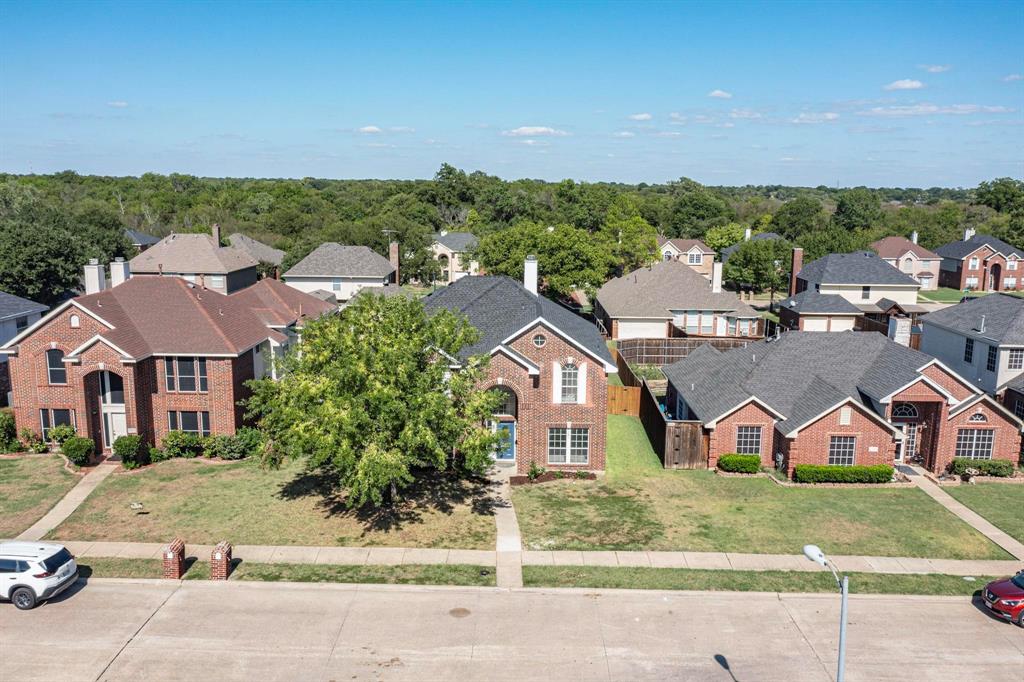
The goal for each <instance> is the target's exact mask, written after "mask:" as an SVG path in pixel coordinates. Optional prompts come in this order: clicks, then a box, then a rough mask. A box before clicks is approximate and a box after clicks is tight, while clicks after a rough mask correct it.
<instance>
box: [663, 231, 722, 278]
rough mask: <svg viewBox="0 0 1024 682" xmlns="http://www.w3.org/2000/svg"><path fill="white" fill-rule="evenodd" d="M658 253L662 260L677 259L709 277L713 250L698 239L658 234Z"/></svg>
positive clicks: (713, 257) (713, 254)
mask: <svg viewBox="0 0 1024 682" xmlns="http://www.w3.org/2000/svg"><path fill="white" fill-rule="evenodd" d="M658 253H659V254H661V259H662V260H663V261H669V260H677V261H679V262H680V263H686V264H687V265H689V266H690V267H691V268H693V269H694V270H696V271H697V272H699V273H700V274H702V275H704V276H705V277H707V278H709V279H710V278H711V268H712V264H713V263H714V262H715V250H714V249H712V248H711V247H710V246H708V245H707V244H705V243H704V242H702V241H701V240H699V239H669V238H667V237H662V236H661V235H658Z"/></svg>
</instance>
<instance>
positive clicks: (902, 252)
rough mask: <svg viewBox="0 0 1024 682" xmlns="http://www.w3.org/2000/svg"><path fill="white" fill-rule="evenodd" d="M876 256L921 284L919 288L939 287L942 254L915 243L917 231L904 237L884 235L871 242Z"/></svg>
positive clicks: (932, 288) (931, 288)
mask: <svg viewBox="0 0 1024 682" xmlns="http://www.w3.org/2000/svg"><path fill="white" fill-rule="evenodd" d="M871 248H872V250H873V251H874V252H875V253H877V254H878V257H879V258H881V259H882V260H884V261H885V262H886V263H888V264H889V265H891V266H893V267H894V268H896V269H897V270H899V271H900V272H902V273H904V274H906V275H910V276H911V277H913V278H914V279H916V280H917V281H918V282H920V284H921V290H922V291H925V290H934V289H938V288H939V264H940V263H941V262H942V256H940V255H939V254H937V253H935V252H933V251H929V250H928V249H926V248H924V247H923V246H921V245H920V244H918V243H917V232H914V233H913V234H911V235H910V239H907V238H906V237H895V236H894V237H885V238H883V239H879V240H878V241H876V242H874V243H872V244H871Z"/></svg>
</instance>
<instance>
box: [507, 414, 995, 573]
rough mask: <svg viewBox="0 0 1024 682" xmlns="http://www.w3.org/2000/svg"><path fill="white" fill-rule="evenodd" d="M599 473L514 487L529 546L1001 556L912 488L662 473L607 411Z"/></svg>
mask: <svg viewBox="0 0 1024 682" xmlns="http://www.w3.org/2000/svg"><path fill="white" fill-rule="evenodd" d="M607 452H608V471H607V474H606V476H605V477H604V478H603V479H598V480H597V481H577V480H571V481H554V482H551V483H545V484H543V485H535V486H519V487H516V488H513V493H512V494H513V501H514V503H515V506H516V511H517V515H518V517H519V526H520V529H521V531H522V534H523V539H524V544H525V545H526V547H527V548H528V549H552V550H557V549H571V550H587V549H608V550H641V549H643V550H691V551H718V552H753V553H767V554H799V553H800V552H801V551H802V548H803V546H804V545H805V544H809V543H813V544H818V545H820V546H822V547H823V548H824V549H825V551H827V552H829V553H832V554H866V555H875V556H910V557H936V558H938V557H942V558H950V559H975V558H977V559H1006V558H1009V556H1008V555H1007V554H1006V553H1005V552H1003V550H1001V549H1000V548H999V547H997V546H996V545H994V544H992V543H991V542H990V541H989V540H987V539H986V538H985V537H984V536H982V535H981V534H979V533H977V532H976V531H974V530H973V529H972V528H970V526H968V525H967V524H965V523H964V522H963V521H961V520H959V519H958V518H956V517H955V516H954V515H953V514H951V513H950V512H948V511H946V510H945V509H943V508H942V507H941V506H939V505H938V504H937V503H935V502H934V501H932V500H931V498H929V497H928V496H927V495H925V494H924V493H923V492H921V491H920V490H917V489H914V488H909V489H908V488H879V489H876V490H871V489H863V488H858V489H841V488H821V489H809V488H783V487H781V486H779V485H776V484H775V483H773V482H771V481H769V480H767V479H765V478H754V479H747V478H725V477H721V476H717V475H716V474H714V473H713V472H710V471H666V470H664V469H662V468H661V465H660V463H659V462H658V459H657V457H656V455H655V454H654V452H653V451H652V450H651V448H650V445H649V444H648V443H647V439H646V436H645V435H644V431H643V428H642V427H641V426H640V422H639V420H637V419H635V418H633V417H622V416H617V417H611V418H609V429H608V451H607Z"/></svg>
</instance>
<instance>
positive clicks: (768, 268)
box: [722, 239, 793, 296]
mask: <svg viewBox="0 0 1024 682" xmlns="http://www.w3.org/2000/svg"><path fill="white" fill-rule="evenodd" d="M792 248H793V245H792V244H791V243H790V242H788V241H786V240H785V239H758V240H752V241H749V242H743V243H742V244H740V247H739V248H738V249H736V251H735V253H733V254H732V255H731V256H729V260H727V261H726V262H725V266H724V267H723V269H722V277H723V279H725V280H726V281H727V282H734V283H735V284H737V285H741V284H747V285H750V286H752V287H753V288H754V289H756V290H757V291H770V292H772V294H773V296H774V293H775V292H776V291H782V290H784V289H785V288H786V286H787V285H788V282H789V271H790V264H791V256H792Z"/></svg>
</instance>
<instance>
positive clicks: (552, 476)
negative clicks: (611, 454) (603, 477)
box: [508, 471, 597, 485]
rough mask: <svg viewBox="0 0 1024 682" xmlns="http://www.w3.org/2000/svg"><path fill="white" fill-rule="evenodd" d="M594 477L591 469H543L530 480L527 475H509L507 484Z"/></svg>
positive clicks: (585, 479) (580, 479)
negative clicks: (577, 470)
mask: <svg viewBox="0 0 1024 682" xmlns="http://www.w3.org/2000/svg"><path fill="white" fill-rule="evenodd" d="M559 474H561V476H559ZM596 478H597V474H595V473H594V472H592V471H580V472H576V471H565V472H562V471H545V472H544V473H543V474H541V475H540V476H538V477H536V478H534V479H532V480H531V479H530V477H529V476H509V479H508V482H509V485H530V484H532V483H547V482H549V481H593V480H595V479H596Z"/></svg>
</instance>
